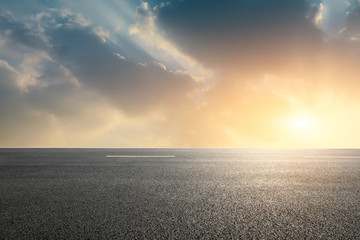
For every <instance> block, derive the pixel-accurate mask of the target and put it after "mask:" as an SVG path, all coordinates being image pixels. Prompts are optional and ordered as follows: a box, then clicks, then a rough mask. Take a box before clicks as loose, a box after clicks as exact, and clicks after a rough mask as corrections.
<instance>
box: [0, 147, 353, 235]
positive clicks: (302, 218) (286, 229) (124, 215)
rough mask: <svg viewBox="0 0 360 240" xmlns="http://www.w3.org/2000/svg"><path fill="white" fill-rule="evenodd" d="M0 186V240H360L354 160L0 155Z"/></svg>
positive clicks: (156, 152)
mask: <svg viewBox="0 0 360 240" xmlns="http://www.w3.org/2000/svg"><path fill="white" fill-rule="evenodd" d="M107 155H113V156H116V155H121V156H123V155H132V156H135V155H136V156H144V155H146V156H149V157H132V158H127V157H111V158H107V157H106V156H107ZM150 156H165V157H150ZM167 156H174V157H167ZM0 180H1V184H0V239H360V150H246V149H244V150H226V149H222V150H221V149H206V150H195V149H46V150H45V149H0Z"/></svg>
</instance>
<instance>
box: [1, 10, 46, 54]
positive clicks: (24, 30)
mask: <svg viewBox="0 0 360 240" xmlns="http://www.w3.org/2000/svg"><path fill="white" fill-rule="evenodd" d="M0 29H1V32H2V34H3V35H5V37H6V38H7V40H8V41H9V42H10V43H12V44H18V45H21V46H23V47H25V48H30V49H34V50H46V49H47V48H48V44H47V42H46V39H44V38H43V37H42V36H41V35H40V34H39V33H36V32H33V31H32V30H30V29H29V28H28V27H26V26H25V24H24V23H21V22H18V21H17V20H16V19H15V18H14V17H13V16H12V15H11V14H9V13H0Z"/></svg>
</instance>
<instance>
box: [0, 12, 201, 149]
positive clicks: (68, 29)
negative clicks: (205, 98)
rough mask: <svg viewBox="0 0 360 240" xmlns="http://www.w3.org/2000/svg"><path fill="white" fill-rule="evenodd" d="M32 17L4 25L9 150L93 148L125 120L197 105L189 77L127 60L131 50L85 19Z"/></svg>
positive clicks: (2, 71) (6, 17)
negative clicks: (38, 147) (26, 147)
mask: <svg viewBox="0 0 360 240" xmlns="http://www.w3.org/2000/svg"><path fill="white" fill-rule="evenodd" d="M27 19H28V20H29V19H30V20H29V23H26V24H25V23H24V22H22V21H20V20H19V19H17V18H15V17H14V16H13V15H11V14H2V15H1V19H0V20H1V21H0V23H1V24H2V28H1V31H0V39H1V41H0V42H1V45H0V48H1V49H6V51H4V54H3V55H0V59H1V58H5V59H9V60H10V62H7V61H4V60H1V61H0V76H1V79H0V85H1V93H2V94H1V96H0V97H1V100H2V101H1V105H0V106H1V107H0V116H1V119H2V121H1V122H2V126H1V132H2V134H1V135H2V137H1V142H0V144H1V145H2V146H13V145H12V144H15V145H16V146H29V144H30V146H52V145H60V146H68V144H75V146H88V145H89V144H94V142H96V141H97V139H98V138H101V137H102V136H103V135H104V134H109V131H111V130H113V129H118V130H117V131H123V130H121V129H122V126H121V124H120V123H119V121H125V120H126V119H127V118H133V119H137V118H139V119H141V118H143V120H142V121H143V122H146V121H153V120H151V118H149V119H148V116H150V115H151V114H152V113H153V112H159V111H160V112H166V111H167V110H166V109H168V108H172V107H176V106H177V105H182V104H191V99H190V98H191V97H190V95H191V93H192V92H193V91H195V90H196V84H195V81H194V80H193V79H192V78H191V76H190V75H188V74H186V73H177V72H173V71H170V70H167V69H166V67H165V65H163V64H161V63H159V62H156V61H155V60H153V61H144V62H133V61H131V60H128V58H125V57H122V56H123V55H125V54H128V52H126V51H123V50H122V49H121V48H120V47H118V46H117V45H116V44H115V43H114V42H112V41H111V40H110V39H108V41H104V37H106V38H107V36H105V35H104V34H103V32H102V33H101V34H100V35H99V29H100V30H101V29H102V28H99V27H98V26H93V25H92V24H91V22H90V21H86V19H85V18H83V17H82V16H81V15H80V14H78V13H73V12H72V11H68V10H66V11H65V10H60V11H57V10H54V9H50V10H49V11H48V12H43V13H42V14H39V15H37V17H32V18H27ZM31 20H32V21H31ZM14 53H15V54H14ZM10 55H11V56H12V57H9V56H10ZM119 56H121V57H119ZM129 58H130V59H131V56H130V57H129ZM149 114H150V115H149ZM161 121H162V120H161ZM119 124H120V125H119ZM153 124H155V123H153ZM132 127H133V128H135V127H136V126H132ZM20 132H21V134H20ZM32 135H34V137H32ZM35 135H36V136H35ZM126 137H127V138H129V137H130V136H126ZM21 139H23V140H21ZM30 139H31V141H29V140H30ZM129 139H131V137H130V138H129ZM80 141H81V142H80ZM92 141H93V142H92ZM113 141H114V142H113V144H114V143H115V144H116V140H114V139H113ZM119 141H120V140H119ZM122 142H123V141H122ZM125 142H126V141H125ZM86 144H87V145H86Z"/></svg>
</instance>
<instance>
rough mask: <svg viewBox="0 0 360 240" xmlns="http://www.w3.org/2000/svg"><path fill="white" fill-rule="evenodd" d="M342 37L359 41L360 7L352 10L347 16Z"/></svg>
mask: <svg viewBox="0 0 360 240" xmlns="http://www.w3.org/2000/svg"><path fill="white" fill-rule="evenodd" d="M343 35H345V36H347V37H350V38H351V37H353V38H354V40H358V41H359V40H360V7H356V8H354V9H352V10H351V11H350V12H349V14H348V15H347V17H346V23H345V30H344V32H343Z"/></svg>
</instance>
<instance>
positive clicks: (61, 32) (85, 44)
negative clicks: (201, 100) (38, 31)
mask: <svg viewBox="0 0 360 240" xmlns="http://www.w3.org/2000/svg"><path fill="white" fill-rule="evenodd" d="M50 36H51V38H52V39H54V40H53V41H52V42H51V43H52V44H53V45H54V51H53V52H52V56H53V57H54V58H55V59H56V60H57V61H59V62H61V63H62V64H63V65H64V66H66V67H67V68H68V69H69V70H70V71H71V72H72V73H73V74H74V76H75V77H76V78H77V79H78V80H79V81H80V83H81V84H83V85H84V86H86V87H89V88H90V89H92V90H94V91H96V92H98V93H100V94H101V95H103V96H105V97H106V98H108V99H109V100H110V101H111V102H112V103H113V104H114V105H116V106H118V107H120V109H122V110H125V111H127V112H128V113H137V114H139V113H141V112H143V111H147V110H150V109H153V108H158V107H159V106H163V105H166V104H169V105H172V104H175V103H180V102H181V101H186V94H188V93H189V92H190V91H192V89H193V88H194V87H195V85H194V82H193V80H192V79H191V77H190V76H188V75H185V74H177V73H173V72H170V71H168V70H166V69H165V68H164V66H163V65H161V64H158V63H156V62H146V63H134V62H131V61H128V60H126V59H123V58H120V57H119V56H117V55H116V53H118V52H117V51H120V53H119V54H121V55H123V53H122V52H121V49H114V48H111V46H109V45H107V43H104V42H103V41H101V39H100V38H99V37H98V36H97V35H96V34H94V33H93V32H92V31H90V30H89V29H86V28H82V29H80V28H66V27H61V28H57V29H54V30H53V31H52V32H51V33H50Z"/></svg>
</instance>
